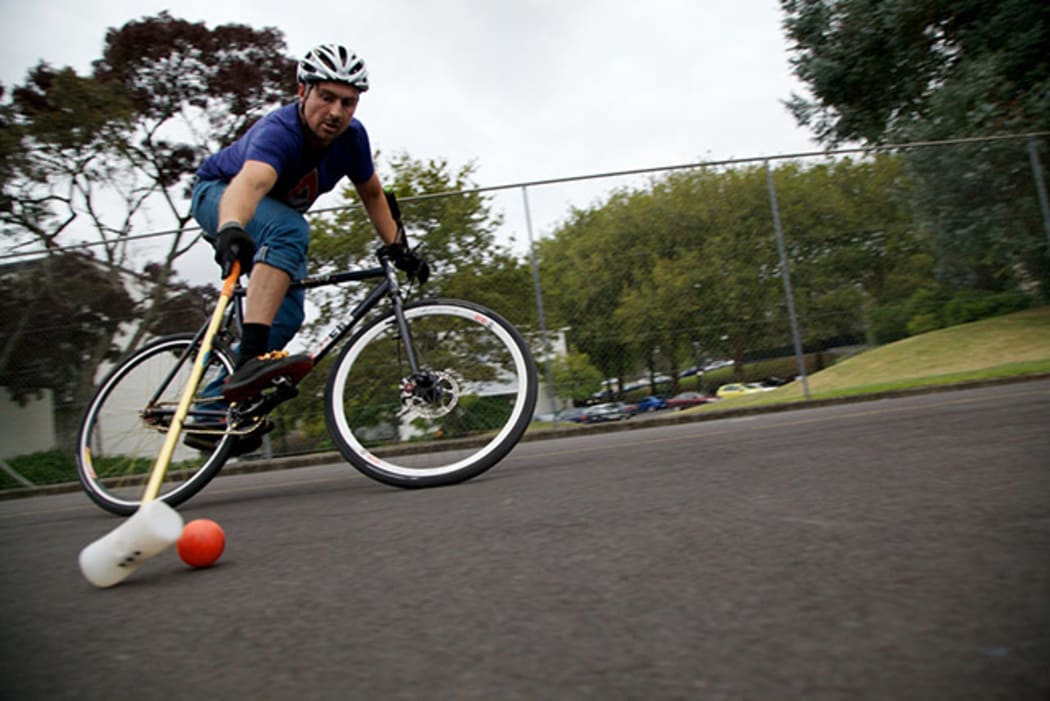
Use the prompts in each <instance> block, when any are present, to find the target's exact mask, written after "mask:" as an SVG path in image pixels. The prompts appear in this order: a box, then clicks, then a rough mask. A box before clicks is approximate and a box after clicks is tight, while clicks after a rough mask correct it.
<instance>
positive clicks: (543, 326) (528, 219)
mask: <svg viewBox="0 0 1050 701" xmlns="http://www.w3.org/2000/svg"><path fill="white" fill-rule="evenodd" d="M521 199H522V202H524V204H525V230H526V232H527V233H528V235H529V260H530V261H531V263H532V286H533V288H534V289H535V291H536V314H537V316H538V318H539V322H540V342H541V343H542V344H543V368H544V372H545V374H546V377H547V399H548V401H549V403H550V408H551V412H552V413H557V412H558V406H557V404H556V402H555V399H556V397H555V395H554V375H553V373H552V372H551V344H550V339H549V338H548V337H547V320H546V319H545V318H544V314H543V289H542V288H541V287H540V266H539V265H538V264H537V262H536V247H535V245H534V244H533V240H532V211H531V209H530V208H529V189H528V187H526V186H525V185H522V186H521ZM555 423H557V419H555Z"/></svg>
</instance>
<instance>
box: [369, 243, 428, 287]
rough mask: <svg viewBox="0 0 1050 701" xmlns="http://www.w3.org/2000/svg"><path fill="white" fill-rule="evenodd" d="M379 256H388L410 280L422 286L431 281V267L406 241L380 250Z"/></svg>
mask: <svg viewBox="0 0 1050 701" xmlns="http://www.w3.org/2000/svg"><path fill="white" fill-rule="evenodd" d="M379 254H380V255H386V256H387V257H388V258H390V260H392V261H394V265H395V266H397V268H398V270H403V271H405V272H406V273H407V274H408V279H409V280H413V279H415V280H419V284H420V285H422V284H424V283H425V282H426V281H427V280H429V279H430V266H429V265H427V262H426V261H425V260H423V257H422V256H420V255H419V254H418V253H416V252H415V251H413V250H412V249H410V248H409V247H408V244H407V243H405V242H404V241H399V242H397V243H391V244H389V245H386V246H383V247H382V248H380V249H379Z"/></svg>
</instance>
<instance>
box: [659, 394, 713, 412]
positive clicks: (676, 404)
mask: <svg viewBox="0 0 1050 701" xmlns="http://www.w3.org/2000/svg"><path fill="white" fill-rule="evenodd" d="M711 401H714V398H713V397H708V396H707V395H706V394H700V393H699V392H682V393H680V394H676V395H675V396H673V397H671V398H670V399H668V400H667V402H666V404H667V407H668V408H670V409H675V410H676V411H677V410H678V409H687V408H689V407H691V406H700V405H701V404H707V403H708V402H711Z"/></svg>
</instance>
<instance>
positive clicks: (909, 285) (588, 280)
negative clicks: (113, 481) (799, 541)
mask: <svg viewBox="0 0 1050 701" xmlns="http://www.w3.org/2000/svg"><path fill="white" fill-rule="evenodd" d="M1048 157H1050V155H1048V150H1047V140H1046V135H1045V134H1036V135H1024V136H1015V137H1002V138H995V139H963V140H957V141H952V142H941V143H936V144H910V145H904V146H895V147H886V148H884V149H878V150H862V149H851V150H840V151H836V152H829V153H812V154H797V155H790V156H779V157H776V158H755V159H735V160H732V161H723V162H708V163H698V164H688V165H682V166H674V167H657V168H651V169H645V170H640V171H630V172H619V173H606V174H598V175H593V176H586V177H572V178H559V179H552V180H547V181H542V182H531V183H518V184H514V185H507V186H501V187H493V188H480V189H475V190H471V191H469V192H457V193H424V194H422V195H417V196H415V197H405V198H403V200H402V209H403V211H404V214H405V218H406V222H407V224H408V226H409V230H410V232H412V231H413V228H414V222H415V221H422V220H423V219H424V217H423V213H424V208H425V207H427V206H430V205H432V204H433V203H434V202H436V201H444V202H456V201H466V199H468V198H470V199H471V200H472V201H478V200H479V198H480V201H482V202H483V203H485V205H486V206H487V207H488V208H489V209H490V210H491V211H492V212H494V213H495V214H496V215H497V217H498V218H499V219H500V220H501V221H500V225H499V228H498V231H497V232H496V241H497V242H498V243H499V244H500V246H501V247H502V248H501V249H500V255H495V254H493V255H489V256H480V257H476V258H471V261H474V260H477V261H480V262H479V263H478V264H477V265H473V263H472V265H471V266H464V265H457V260H461V259H462V257H463V256H464V255H465V254H464V250H465V249H464V246H463V244H462V241H464V240H469V238H470V232H469V231H464V232H459V233H458V234H457V235H460V236H461V238H460V239H456V240H457V241H459V242H460V243H459V244H457V245H458V248H457V245H452V244H449V245H446V246H444V247H441V248H440V250H438V249H436V248H435V249H434V253H435V254H436V255H437V259H436V260H435V261H434V262H435V266H434V267H435V269H436V275H435V279H434V282H433V283H431V286H430V289H429V290H428V291H427V292H428V294H429V293H438V294H446V295H451V296H457V297H463V298H467V299H474V300H475V301H478V302H481V303H484V304H488V305H489V306H491V307H493V308H495V309H496V311H498V312H500V313H501V314H503V315H504V316H506V317H508V318H509V319H510V321H512V322H513V323H515V324H516V325H517V326H519V328H521V329H522V331H523V332H524V333H525V334H526V335H527V337H528V338H529V339H530V341H531V343H532V345H533V348H534V352H535V355H536V357H537V359H538V360H540V361H541V362H540V366H541V381H542V390H541V397H540V402H539V406H538V408H537V411H538V412H539V413H540V414H542V415H544V417H545V418H546V415H550V414H553V413H554V412H557V411H561V410H565V409H567V408H569V407H572V406H580V405H586V404H589V403H594V402H601V401H613V400H619V401H625V402H638V401H641V400H645V399H646V398H648V397H650V396H656V397H660V398H662V399H667V398H670V397H673V396H675V395H678V394H680V393H683V392H691V393H696V394H699V395H701V396H703V397H710V396H713V395H715V394H716V393H717V392H718V391H719V390H720V389H722V388H723V387H724V386H726V385H731V384H746V383H753V384H754V385H756V387H755V388H754V389H757V387H758V386H774V385H779V384H782V383H785V382H791V381H793V382H797V383H798V386H799V387H800V388H801V389H802V392H803V394H804V395H805V396H808V395H809V394H810V390H809V386H808V385H809V378H810V376H811V375H813V374H814V373H816V372H818V371H820V370H821V369H823V368H825V367H828V366H830V365H833V364H834V363H836V362H837V361H838V360H839V359H841V358H842V357H844V356H846V355H850V354H853V353H856V352H857V351H859V350H861V349H864V348H870V347H873V346H877V345H882V344H885V343H889V342H892V341H895V340H899V339H902V338H905V337H908V336H911V335H916V334H920V333H923V332H926V331H930V330H934V329H937V328H942V327H946V326H952V325H956V324H960V323H964V322H968V321H974V320H978V319H981V318H985V317H989V316H993V315H997V314H1002V313H1007V312H1011V311H1016V310H1020V309H1024V308H1027V307H1031V306H1038V305H1042V304H1045V303H1046V301H1047V298H1048V296H1050V212H1048V205H1047V195H1046V185H1045V177H1044V174H1043V173H1044V171H1043V164H1045V163H1046V162H1048ZM426 211H427V212H428V216H430V215H431V214H432V212H431V210H426ZM360 216H361V215H360V212H359V211H355V210H354V209H350V210H345V211H344V210H339V211H334V212H323V213H321V214H320V215H319V216H318V217H317V220H316V222H315V223H316V225H317V226H319V227H323V226H345V225H346V221H347V219H346V218H347V217H349V218H351V219H352V218H354V217H357V218H358V219H359V218H360ZM420 227H422V228H421V229H420V231H422V232H425V231H426V230H427V229H426V227H425V226H422V225H420ZM421 238H424V240H425V237H421ZM511 239H513V241H512V240H511ZM202 245H203V244H202ZM425 250H426V249H425ZM428 255H429V254H428ZM468 267H469V269H468ZM145 270H146V272H142V271H138V272H128V271H114V270H113V269H111V268H107V267H106V266H105V265H104V264H102V263H101V262H100V260H99V259H98V258H96V257H91V256H90V255H88V254H86V253H85V251H84V250H83V249H79V250H77V251H61V250H60V251H52V252H51V253H50V254H49V255H47V256H38V257H33V256H21V257H19V256H14V255H11V254H7V255H5V256H4V257H3V258H2V259H0V284H2V285H3V288H4V289H3V293H2V295H0V299H2V300H3V302H2V305H3V306H2V307H0V327H2V329H3V337H4V341H3V344H4V345H3V355H2V356H0V384H2V385H3V387H4V388H5V390H4V391H3V392H2V393H0V424H2V427H3V428H2V431H3V433H2V450H0V458H3V459H5V461H6V462H5V463H4V464H5V468H6V470H5V472H4V473H3V474H0V480H2V481H3V484H5V485H6V486H19V477H18V476H17V473H20V472H21V471H20V469H19V467H18V465H19V464H20V463H19V461H21V460H25V459H27V457H26V456H27V455H28V456H29V458H28V459H32V460H34V461H35V464H37V465H38V466H39V465H40V464H42V463H47V462H48V461H49V460H50V461H53V462H54V463H55V467H54V470H55V472H56V475H58V477H56V479H59V478H60V477H62V476H64V477H65V478H69V477H70V476H71V474H72V473H71V472H68V470H69V463H68V455H67V454H68V453H70V452H71V446H72V443H71V440H72V436H73V435H74V434H75V431H76V427H77V425H78V422H79V419H80V416H81V414H82V412H83V409H84V406H85V403H86V401H87V399H88V398H89V397H90V395H91V388H92V386H93V385H94V384H95V383H97V382H98V381H99V379H100V378H101V376H102V374H103V373H104V372H105V371H106V369H107V368H108V367H111V366H112V363H113V362H114V361H115V359H116V358H117V357H118V356H119V355H120V353H121V352H123V351H127V350H129V346H131V345H135V346H137V345H141V343H142V342H144V341H145V340H147V339H148V338H149V337H151V336H156V335H160V334H163V333H170V332H172V331H174V330H187V331H188V330H192V329H193V328H194V327H195V326H196V325H198V324H199V323H200V322H201V321H202V320H203V319H204V318H205V316H206V314H207V311H208V309H209V307H210V306H211V304H212V301H213V299H214V293H213V292H212V293H209V292H207V291H206V290H203V289H202V288H200V287H197V288H194V287H191V286H189V285H185V286H182V287H175V286H171V285H170V284H169V285H167V286H166V287H165V289H166V292H165V295H164V304H163V305H162V306H161V307H160V308H161V309H162V310H163V313H159V312H157V311H156V310H157V307H154V308H153V309H154V311H153V312H152V314H153V317H152V318H151V319H150V323H149V324H148V325H147V324H143V323H142V319H141V314H142V309H143V308H144V306H145V301H146V300H147V299H155V298H156V296H155V292H156V290H157V289H158V285H157V280H156V279H154V278H151V277H150V274H149V268H148V267H147V268H145ZM340 294H343V293H340ZM353 295H354V293H353V292H350V293H346V294H345V297H346V298H347V299H350V298H353ZM345 301H346V299H343V298H342V297H339V296H335V297H332V296H329V297H319V298H317V299H316V300H315V301H314V302H313V303H312V304H311V306H310V314H311V316H312V320H311V322H312V324H311V326H309V327H307V329H306V330H304V332H303V334H302V335H303V337H304V338H306V337H309V336H310V335H311V334H320V333H323V332H324V331H323V330H324V329H326V328H327V327H328V325H329V324H330V323H331V322H332V321H333V316H332V315H334V314H337V313H338V310H339V309H340V308H342V307H341V306H340V305H341V304H343V303H345ZM1048 355H1050V351H1048ZM990 362H991V361H990ZM323 374H324V373H323V372H318V373H315V375H317V376H318V377H319V378H320V379H318V380H316V384H307V385H306V386H305V387H304V391H303V393H302V396H300V397H299V398H297V399H296V400H294V402H295V405H294V406H292V407H290V408H287V409H281V410H278V415H277V417H276V418H277V425H278V428H277V430H276V431H275V432H274V433H273V434H271V436H270V437H269V440H268V442H267V443H266V445H265V448H264V451H265V453H264V454H267V455H282V454H289V453H299V452H304V451H312V450H328V449H330V448H331V444H330V442H328V440H327V439H326V437H325V429H324V419H323V413H322V408H321V398H320V395H321V394H322V392H323ZM723 391H724V390H723ZM688 399H690V398H689V397H686V398H685V400H683V401H687V400H688ZM692 399H694V400H695V397H693V398H692ZM651 401H656V400H651ZM40 456H50V457H46V458H41V457H40ZM254 457H255V458H257V457H258V454H257V455H256V456H254ZM248 459H251V458H248ZM12 473H14V474H12ZM34 474H41V471H39V470H38V471H35V472H34Z"/></svg>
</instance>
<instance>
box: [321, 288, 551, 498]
mask: <svg viewBox="0 0 1050 701" xmlns="http://www.w3.org/2000/svg"><path fill="white" fill-rule="evenodd" d="M404 313H405V320H406V323H407V326H408V328H409V329H410V333H411V338H412V346H413V348H414V351H415V354H416V356H417V359H418V363H419V372H418V373H413V372H412V370H411V369H410V368H409V364H408V358H407V356H406V348H405V343H404V340H403V339H402V336H401V332H400V330H399V328H398V324H397V320H396V318H395V316H394V315H393V314H392V313H391V314H388V315H386V316H384V317H382V318H380V319H378V320H376V321H375V322H373V323H372V324H370V325H369V326H367V327H366V328H364V329H363V330H361V331H360V332H359V333H357V334H356V335H355V336H354V337H353V338H352V339H351V340H350V341H349V342H348V343H347V344H346V347H345V348H344V349H343V351H342V353H341V354H340V355H339V358H338V360H337V361H336V363H335V366H334V367H333V368H332V371H331V374H330V375H329V378H328V387H327V390H326V393H325V418H326V420H327V423H328V430H329V433H330V434H331V436H332V438H333V440H334V441H335V443H336V445H337V447H338V448H339V452H340V453H342V455H343V457H344V458H346V460H347V461H348V462H350V464H351V465H353V466H354V467H355V468H357V469H358V470H360V471H361V472H362V473H364V474H366V475H368V476H369V477H371V478H373V479H376V480H378V481H380V482H383V483H385V484H389V485H393V486H397V487H435V486H440V485H446V484H454V483H457V482H462V481H464V480H467V479H470V478H471V477H475V476H477V475H479V474H481V473H482V472H484V471H485V470H487V469H489V468H490V467H492V466H493V465H495V464H496V463H497V462H499V461H500V460H502V459H503V457H504V456H506V455H507V453H508V452H510V450H511V449H512V448H513V447H514V446H515V445H516V444H517V442H518V441H519V440H520V439H521V436H522V434H523V433H524V432H525V429H526V428H527V427H528V425H529V422H530V421H531V420H532V413H533V410H534V409H535V406H536V391H537V389H536V388H537V379H536V365H535V363H534V362H533V359H532V355H531V354H530V353H529V349H528V346H527V345H526V343H525V340H524V339H523V338H522V336H521V334H520V333H518V331H517V330H516V329H515V328H514V327H513V326H511V325H510V323H509V322H507V321H506V320H505V319H503V318H502V317H501V316H499V315H498V314H496V313H495V312H492V311H490V310H488V309H486V308H485V307H482V306H480V305H477V304H473V303H470V302H463V301H459V300H450V299H435V300H425V301H421V302H416V303H413V304H410V305H407V306H406V307H405V309H404Z"/></svg>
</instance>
